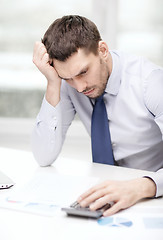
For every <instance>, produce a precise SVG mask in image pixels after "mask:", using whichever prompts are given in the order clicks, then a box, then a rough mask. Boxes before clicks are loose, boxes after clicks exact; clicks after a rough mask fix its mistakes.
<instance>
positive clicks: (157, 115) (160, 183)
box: [145, 69, 163, 197]
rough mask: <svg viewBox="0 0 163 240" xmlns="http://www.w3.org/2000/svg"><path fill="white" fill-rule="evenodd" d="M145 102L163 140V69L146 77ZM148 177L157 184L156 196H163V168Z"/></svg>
mask: <svg viewBox="0 0 163 240" xmlns="http://www.w3.org/2000/svg"><path fill="white" fill-rule="evenodd" d="M145 103H146V106H147V108H148V110H149V111H150V112H151V114H153V115H154V121H155V122H156V124H157V125H158V126H159V128H160V131H161V133H162V141H163V69H158V70H154V71H153V72H152V73H151V74H150V75H149V76H148V78H147V79H146V86H145ZM153 161H154V159H153ZM162 166H163V156H162ZM147 177H150V178H151V179H152V180H153V181H154V182H155V184H156V187H157V189H156V197H159V196H163V168H162V169H159V170H158V171H157V172H154V173H151V174H149V175H148V176H147Z"/></svg>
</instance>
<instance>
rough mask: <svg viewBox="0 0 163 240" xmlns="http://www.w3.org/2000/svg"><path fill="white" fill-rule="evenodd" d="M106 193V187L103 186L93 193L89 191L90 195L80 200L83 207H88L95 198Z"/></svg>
mask: <svg viewBox="0 0 163 240" xmlns="http://www.w3.org/2000/svg"><path fill="white" fill-rule="evenodd" d="M106 193H107V192H106V189H105V188H101V189H99V190H96V191H94V192H93V193H92V192H91V193H90V194H89V193H88V195H86V196H85V197H84V199H83V200H81V201H80V204H81V206H82V207H86V206H88V205H89V204H90V203H92V202H94V201H95V200H97V199H99V198H101V197H103V196H104V195H105V194H106Z"/></svg>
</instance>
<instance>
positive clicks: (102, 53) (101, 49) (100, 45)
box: [98, 41, 109, 60]
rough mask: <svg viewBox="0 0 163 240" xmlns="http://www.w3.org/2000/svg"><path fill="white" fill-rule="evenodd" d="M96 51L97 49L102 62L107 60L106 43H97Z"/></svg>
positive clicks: (107, 50)
mask: <svg viewBox="0 0 163 240" xmlns="http://www.w3.org/2000/svg"><path fill="white" fill-rule="evenodd" d="M98 49H99V55H100V56H101V57H102V58H103V59H104V60H107V58H108V53H109V49H108V45H107V44H106V42H104V41H99V43H98Z"/></svg>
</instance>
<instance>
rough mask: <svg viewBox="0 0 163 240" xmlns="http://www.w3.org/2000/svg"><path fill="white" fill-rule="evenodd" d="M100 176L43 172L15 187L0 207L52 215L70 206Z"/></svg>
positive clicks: (1, 202) (0, 201)
mask: <svg viewBox="0 0 163 240" xmlns="http://www.w3.org/2000/svg"><path fill="white" fill-rule="evenodd" d="M97 181H98V178H92V177H85V176H84V177H81V176H69V175H58V174H56V173H54V172H46V171H45V172H40V173H37V174H35V176H34V177H33V178H32V179H31V180H30V181H29V182H28V183H27V184H26V185H24V186H23V187H21V188H18V189H13V191H11V192H10V195H9V196H7V197H5V199H1V200H0V207H5V208H10V209H15V210H21V211H27V212H33V213H38V214H43V215H49V216H53V215H54V214H55V213H56V212H57V210H58V209H60V208H61V207H64V206H69V205H70V204H71V203H73V202H74V201H75V200H76V199H77V197H79V195H80V194H82V193H83V192H84V191H86V190H87V189H88V188H90V187H91V186H93V185H94V184H96V183H97Z"/></svg>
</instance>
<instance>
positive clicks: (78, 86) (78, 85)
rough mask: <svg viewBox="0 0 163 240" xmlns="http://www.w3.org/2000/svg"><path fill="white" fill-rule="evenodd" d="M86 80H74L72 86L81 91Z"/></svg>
mask: <svg viewBox="0 0 163 240" xmlns="http://www.w3.org/2000/svg"><path fill="white" fill-rule="evenodd" d="M86 86H87V84H86V82H84V81H83V80H82V79H80V80H79V79H78V80H74V87H75V89H76V90H77V91H78V92H80V93H81V92H83V91H84V90H85V89H86Z"/></svg>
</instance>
